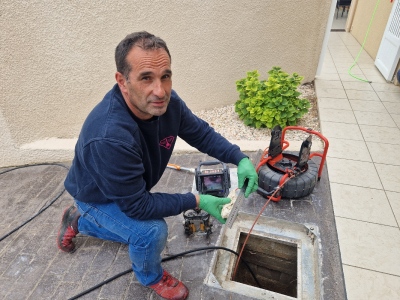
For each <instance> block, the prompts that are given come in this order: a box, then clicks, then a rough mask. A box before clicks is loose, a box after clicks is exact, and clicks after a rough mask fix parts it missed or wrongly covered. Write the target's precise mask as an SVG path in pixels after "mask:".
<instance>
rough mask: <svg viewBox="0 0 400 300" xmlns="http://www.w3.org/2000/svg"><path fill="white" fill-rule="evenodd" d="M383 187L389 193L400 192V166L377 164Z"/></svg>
mask: <svg viewBox="0 0 400 300" xmlns="http://www.w3.org/2000/svg"><path fill="white" fill-rule="evenodd" d="M375 166H376V169H377V171H378V174H379V177H380V178H381V181H382V184H383V187H384V188H385V190H387V191H392V192H400V166H393V165H384V164H375Z"/></svg>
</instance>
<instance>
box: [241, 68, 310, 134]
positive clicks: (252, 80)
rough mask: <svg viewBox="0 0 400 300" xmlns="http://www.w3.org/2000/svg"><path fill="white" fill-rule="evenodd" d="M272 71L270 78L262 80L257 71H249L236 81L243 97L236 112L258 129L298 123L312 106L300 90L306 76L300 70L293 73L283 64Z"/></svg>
mask: <svg viewBox="0 0 400 300" xmlns="http://www.w3.org/2000/svg"><path fill="white" fill-rule="evenodd" d="M268 74H269V75H270V76H269V77H268V80H261V81H260V80H259V79H258V77H259V73H258V71H257V70H256V71H253V72H248V73H247V77H246V78H243V79H241V80H238V81H237V82H236V88H237V90H238V91H239V100H238V101H236V103H235V111H236V112H237V113H238V114H239V118H240V119H241V120H243V121H244V124H246V125H248V126H252V127H256V128H260V127H268V128H274V127H275V126H276V125H280V126H281V127H282V128H284V127H285V126H288V125H296V124H297V121H298V120H299V119H300V118H301V117H302V116H303V115H304V114H306V113H307V112H308V109H309V107H310V102H309V101H308V100H307V99H301V98H299V96H300V95H301V93H300V92H298V91H297V87H298V86H299V85H300V82H301V80H302V79H303V77H302V76H299V75H298V74H296V73H293V74H292V76H289V74H287V73H285V72H284V71H282V70H281V68H280V67H273V68H272V70H270V71H269V72H268Z"/></svg>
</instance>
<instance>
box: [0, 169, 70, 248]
mask: <svg viewBox="0 0 400 300" xmlns="http://www.w3.org/2000/svg"><path fill="white" fill-rule="evenodd" d="M36 166H60V167H63V168H65V169H67V170H69V168H68V167H67V166H65V165H63V164H58V163H41V164H34V165H24V166H19V167H14V168H11V169H8V170H5V171H2V172H0V175H2V174H5V173H8V172H11V171H14V170H18V169H22V168H28V167H36ZM64 192H65V188H64V189H63V190H62V191H61V192H60V193H58V194H57V196H55V197H54V198H53V199H52V200H51V201H50V202H49V203H48V204H47V205H44V206H42V207H41V208H40V209H39V211H38V212H37V213H36V214H34V215H33V216H32V217H30V218H29V219H28V220H26V221H25V222H23V223H22V224H20V225H18V226H17V227H16V228H14V229H13V230H11V231H10V232H8V233H6V234H5V235H4V236H2V237H0V242H1V241H2V240H4V239H5V238H6V237H8V236H10V235H11V234H13V233H14V232H16V231H18V230H19V229H21V228H22V227H23V226H25V225H26V224H28V223H29V222H30V221H32V220H33V219H34V218H36V217H37V216H38V215H40V214H41V213H42V212H44V211H45V210H46V209H48V208H49V207H50V206H51V205H53V203H54V202H56V201H57V199H58V198H60V197H61V195H62V194H63V193H64Z"/></svg>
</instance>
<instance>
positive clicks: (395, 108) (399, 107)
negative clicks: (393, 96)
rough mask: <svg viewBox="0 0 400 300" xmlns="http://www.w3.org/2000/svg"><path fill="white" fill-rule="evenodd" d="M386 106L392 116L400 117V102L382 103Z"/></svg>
mask: <svg viewBox="0 0 400 300" xmlns="http://www.w3.org/2000/svg"><path fill="white" fill-rule="evenodd" d="M382 103H383V105H385V107H386V109H387V110H388V112H389V113H391V114H398V115H400V101H399V102H386V101H384V102H382Z"/></svg>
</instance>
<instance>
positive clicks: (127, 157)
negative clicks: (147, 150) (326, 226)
mask: <svg viewBox="0 0 400 300" xmlns="http://www.w3.org/2000/svg"><path fill="white" fill-rule="evenodd" d="M82 155H83V157H84V161H85V162H86V163H85V167H86V169H87V171H88V172H89V173H90V174H91V176H92V178H93V181H94V182H93V184H95V185H97V187H98V188H99V189H100V191H101V193H102V194H103V195H104V196H105V197H106V198H107V199H109V200H111V201H114V202H115V203H117V205H118V206H119V207H120V209H121V210H122V211H123V212H124V213H125V214H126V215H128V216H129V217H132V218H135V219H140V220H146V219H157V218H163V217H167V216H173V215H178V214H179V213H181V212H182V211H185V210H187V209H190V208H194V207H196V199H195V196H194V195H193V194H192V193H186V194H166V193H150V192H148V191H146V183H145V181H144V179H143V174H144V166H143V164H142V159H141V156H140V150H139V149H138V148H136V150H135V147H133V148H132V147H131V146H128V145H124V144H122V143H120V142H119V141H114V140H109V139H101V140H97V141H92V142H91V143H89V144H88V145H86V146H85V147H84V148H83V153H82Z"/></svg>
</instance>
